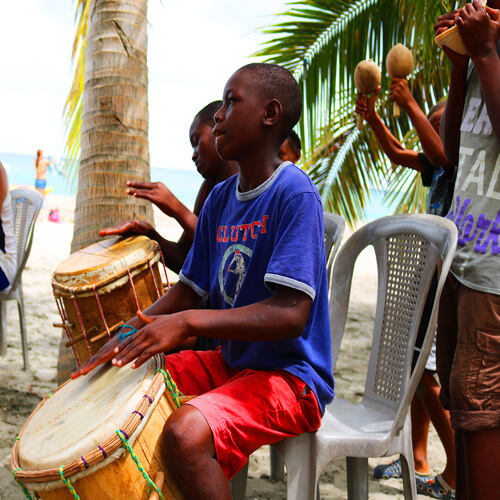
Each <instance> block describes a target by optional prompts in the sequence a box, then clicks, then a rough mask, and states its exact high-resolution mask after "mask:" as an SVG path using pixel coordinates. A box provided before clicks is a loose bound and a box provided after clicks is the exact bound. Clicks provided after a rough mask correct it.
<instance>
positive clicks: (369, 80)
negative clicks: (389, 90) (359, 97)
mask: <svg viewBox="0 0 500 500" xmlns="http://www.w3.org/2000/svg"><path fill="white" fill-rule="evenodd" d="M381 76H382V75H381V72H380V68H379V67H378V65H377V64H376V63H374V62H373V61H372V60H371V59H366V60H365V61H361V62H360V63H358V65H357V66H356V69H355V70H354V83H355V84H356V88H357V89H358V91H359V92H361V93H362V94H373V93H374V92H375V91H376V90H377V88H378V86H379V85H380V79H381Z"/></svg>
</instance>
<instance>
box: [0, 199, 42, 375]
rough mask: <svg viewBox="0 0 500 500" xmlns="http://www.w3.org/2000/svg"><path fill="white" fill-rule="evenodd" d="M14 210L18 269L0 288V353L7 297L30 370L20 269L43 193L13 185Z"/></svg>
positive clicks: (4, 347) (3, 350) (25, 365)
mask: <svg viewBox="0 0 500 500" xmlns="http://www.w3.org/2000/svg"><path fill="white" fill-rule="evenodd" d="M10 196H11V198H12V211H13V214H14V231H15V238H16V247H17V271H16V275H15V277H14V280H13V281H12V284H11V286H10V288H8V289H7V290H5V291H2V292H0V354H1V355H2V356H4V355H5V354H6V352H7V308H6V304H5V303H6V301H7V300H16V301H17V309H18V311H19V324H20V328H21V344H22V347H23V369H24V370H29V361H28V339H27V335H26V320H25V315H24V298H23V284H22V273H23V269H24V266H25V265H26V261H27V260H28V256H29V254H30V250H31V244H32V243H33V233H34V227H35V220H36V218H37V216H38V213H39V212H40V209H41V208H42V204H43V196H42V195H41V194H40V193H39V192H38V191H34V190H32V189H14V190H12V191H11V192H10Z"/></svg>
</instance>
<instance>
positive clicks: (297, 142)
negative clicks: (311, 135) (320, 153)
mask: <svg viewBox="0 0 500 500" xmlns="http://www.w3.org/2000/svg"><path fill="white" fill-rule="evenodd" d="M288 139H290V141H291V143H292V144H293V146H294V147H295V151H300V150H301V149H302V142H301V141H300V137H299V136H298V135H297V132H295V130H290V133H289V134H288Z"/></svg>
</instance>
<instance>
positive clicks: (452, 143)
mask: <svg viewBox="0 0 500 500" xmlns="http://www.w3.org/2000/svg"><path fill="white" fill-rule="evenodd" d="M458 12H459V11H453V12H448V13H446V14H443V15H442V16H440V17H439V18H438V20H437V22H436V24H435V25H434V31H435V33H436V35H439V34H441V33H442V32H443V31H445V30H447V29H449V28H450V27H451V26H453V24H454V23H455V19H456V18H457V16H458ZM443 50H444V52H445V54H446V55H447V56H448V59H449V60H450V88H449V91H448V100H447V101H446V108H445V110H444V113H443V116H442V117H441V125H440V135H441V140H442V143H443V149H444V152H445V154H446V157H447V158H448V160H449V161H450V162H451V163H452V164H453V165H458V159H459V147H460V124H461V123H462V114H463V110H464V104H465V95H466V90H467V87H466V81H467V65H468V63H469V57H468V56H464V55H461V54H457V53H456V52H454V51H453V50H451V49H449V48H448V47H444V48H443Z"/></svg>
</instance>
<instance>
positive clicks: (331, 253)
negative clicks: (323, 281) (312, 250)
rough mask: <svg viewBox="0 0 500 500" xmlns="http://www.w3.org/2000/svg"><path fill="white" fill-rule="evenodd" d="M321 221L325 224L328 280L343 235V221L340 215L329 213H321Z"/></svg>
mask: <svg viewBox="0 0 500 500" xmlns="http://www.w3.org/2000/svg"><path fill="white" fill-rule="evenodd" d="M323 219H324V223H325V251H326V268H327V269H328V279H330V274H331V270H332V266H333V261H334V259H335V255H336V254H337V252H338V249H339V247H340V242H341V241H342V236H343V235H344V231H345V220H344V219H343V218H342V217H341V216H340V215H337V214H332V213H330V212H323Z"/></svg>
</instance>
